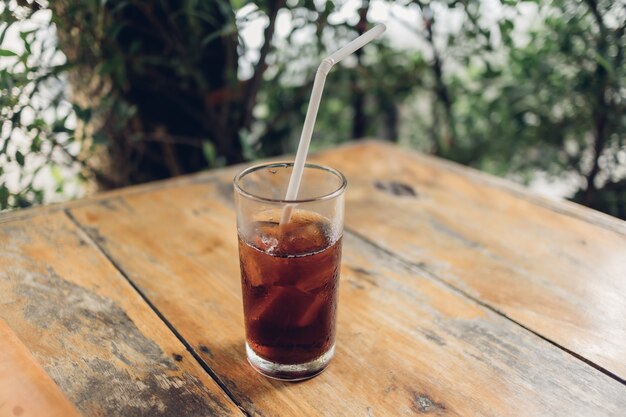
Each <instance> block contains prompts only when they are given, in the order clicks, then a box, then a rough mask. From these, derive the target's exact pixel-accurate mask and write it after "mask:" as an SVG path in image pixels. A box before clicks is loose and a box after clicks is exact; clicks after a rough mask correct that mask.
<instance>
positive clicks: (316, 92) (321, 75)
mask: <svg viewBox="0 0 626 417" xmlns="http://www.w3.org/2000/svg"><path fill="white" fill-rule="evenodd" d="M386 29H387V27H386V26H385V25H384V24H379V25H376V26H375V27H374V28H372V29H370V30H368V31H367V32H365V33H364V34H362V35H361V36H359V37H358V38H356V39H355V40H353V41H352V42H350V43H348V44H347V45H346V46H344V47H343V48H341V49H339V50H338V51H336V52H335V53H333V54H331V55H329V56H328V57H326V58H324V60H323V61H322V63H321V64H320V66H319V67H318V68H317V73H316V74H315V81H314V82H313V90H312V91H311V99H310V100H309V108H308V109H307V112H306V117H305V119H304V126H303V127H302V134H301V135H300V143H299V144H298V151H297V153H296V159H295V161H294V164H293V171H292V172H291V178H289V186H288V187H287V195H286V196H285V200H295V199H296V198H297V197H298V190H299V189H300V181H302V173H303V172H304V163H305V161H306V155H307V153H308V151H309V144H310V143H311V135H312V134H313V126H314V125H315V119H316V118H317V111H318V110H319V107H320V100H321V99H322V92H323V90H324V83H325V82H326V76H327V75H328V73H329V72H330V69H331V68H332V67H333V65H335V64H336V63H338V62H339V61H341V60H342V59H344V58H345V57H347V56H348V55H350V54H352V53H354V51H356V50H357V49H360V48H362V47H363V46H365V45H366V44H368V43H370V42H371V41H372V40H374V39H376V38H377V37H379V36H380V35H382V34H383V32H384V31H385V30H386ZM292 210H293V205H292V204H287V205H286V206H285V207H284V208H283V211H282V214H281V216H280V224H281V225H282V224H285V223H288V222H289V218H290V217H291V212H292Z"/></svg>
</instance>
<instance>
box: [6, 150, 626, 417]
mask: <svg viewBox="0 0 626 417" xmlns="http://www.w3.org/2000/svg"><path fill="white" fill-rule="evenodd" d="M314 159H315V160H316V161H317V162H322V163H326V164H329V165H331V166H334V167H335V168H338V169H339V170H341V171H342V172H344V173H345V174H346V176H347V177H348V181H349V188H348V191H347V213H346V225H347V229H348V231H347V233H346V236H345V242H344V245H345V247H344V262H343V268H342V278H341V285H340V300H339V303H340V304H339V320H338V340H337V356H336V358H335V359H334V361H333V363H332V364H331V366H330V368H329V369H328V370H327V371H326V372H325V373H324V374H322V375H321V376H319V377H317V378H315V379H313V380H310V381H307V382H304V383H298V384H287V383H281V382H276V381H272V380H268V379H265V378H263V377H261V376H260V375H258V374H256V373H255V372H254V371H253V370H252V369H251V368H250V367H249V365H248V364H247V363H246V361H245V353H244V349H243V341H244V334H243V318H242V306H241V290H240V281H239V269H238V258H237V245H236V236H235V224H234V221H235V219H234V212H233V209H232V185H231V179H232V176H233V175H234V173H235V172H236V171H238V170H239V169H240V167H236V168H230V169H228V170H223V171H214V172H210V173H204V174H200V175H197V176H193V177H186V178H182V179H177V180H174V181H167V182H162V183H155V184H149V185H145V186H139V187H133V188H130V189H124V190H118V191H114V192H112V193H107V194H105V195H101V196H96V197H93V198H90V199H87V200H83V201H79V202H73V203H69V204H65V205H62V206H55V207H51V208H42V209H37V210H31V211H24V212H21V213H17V214H11V215H8V216H7V215H5V216H2V217H0V249H2V253H0V296H1V298H0V319H4V320H6V322H7V323H8V324H9V325H10V327H11V328H12V329H13V331H15V333H16V334H17V335H18V336H19V338H20V340H21V341H22V342H23V343H24V345H25V346H26V347H28V349H29V350H30V351H31V352H32V354H33V355H34V357H35V358H36V360H37V362H38V363H39V364H40V365H41V366H43V368H44V369H45V370H46V371H47V372H48V374H49V375H50V376H51V377H52V379H53V380H54V381H55V382H56V383H57V384H58V385H59V387H60V388H61V390H62V391H63V392H64V393H65V395H66V396H67V397H68V398H69V399H70V400H71V401H72V402H73V403H74V404H76V405H77V407H78V408H79V409H80V410H81V411H82V412H83V413H84V414H85V415H172V416H173V415H176V416H187V415H214V414H217V415H223V414H224V415H230V414H237V413H238V412H239V410H238V409H237V407H236V406H239V407H241V408H242V409H243V410H245V413H246V414H249V415H259V416H266V417H269V416H274V415H279V416H288V415H294V416H301V415H311V416H314V415H315V416H317V415H328V416H334V415H337V416H344V415H362V416H388V415H389V416H391V415H393V416H396V415H421V414H432V415H450V416H457V415H484V416H496V415H503V416H504V415H505V416H511V415H520V416H529V415H542V416H544V415H554V416H557V415H558V416H561V415H572V416H595V415H598V416H613V415H614V416H621V415H623V414H624V410H626V384H625V383H624V380H623V376H624V374H623V370H624V367H625V366H626V348H625V346H626V337H625V334H624V332H625V331H626V323H625V320H626V306H625V303H626V301H625V297H626V296H624V294H625V293H626V291H624V290H625V289H626V287H625V286H626V283H625V282H624V281H625V280H626V273H625V272H624V271H625V269H624V268H626V267H625V266H624V263H625V261H624V260H625V259H626V256H625V254H626V252H625V251H624V248H625V246H624V242H625V240H624V239H625V237H626V228H625V227H624V223H623V222H620V221H618V220H613V219H611V218H609V217H608V216H603V215H601V214H598V213H595V212H593V211H591V210H587V209H585V208H581V207H578V206H576V205H573V204H566V203H562V202H551V201H549V200H545V199H542V198H540V197H535V196H533V195H531V194H529V193H527V192H525V191H524V190H521V189H520V188H518V187H513V186H509V185H507V183H504V182H502V181H498V180H492V179H491V178H490V177H487V176H484V175H481V174H476V173H475V172H474V171H471V170H466V169H463V168H460V167H457V166H455V165H452V164H449V163H445V162H442V161H438V160H435V159H432V158H427V157H423V156H419V155H417V154H414V153H410V152H406V151H404V150H398V149H397V148H394V147H392V146H390V145H382V144H377V143H371V142H368V143H364V144H361V145H357V146H347V147H343V148H341V149H337V150H333V151H330V152H326V153H323V154H320V155H318V156H316V157H315V158H314ZM583 241H584V243H582V242H583ZM620 260H621V261H620ZM129 282H130V283H132V286H131V284H129ZM133 286H134V288H133ZM620 291H621V292H620ZM145 300H148V302H149V304H148V303H146V302H145ZM155 311H156V313H155ZM161 320H163V321H161ZM168 327H169V329H168ZM533 332H534V333H533ZM535 333H536V334H535ZM538 335H540V336H538ZM544 339H545V340H544ZM0 344H1V341H0ZM185 346H186V347H187V349H189V350H190V351H191V352H187V351H186V350H185ZM97 361H101V362H105V363H106V365H102V366H100V365H98V366H94V365H93V364H94V363H95V364H96V365H97V364H98V363H101V362H97ZM163 381H166V383H160V382H163ZM174 381H175V382H174ZM180 381H182V382H180ZM216 381H217V384H216ZM133 383H134V384H135V385H136V387H138V388H134V386H133ZM181 384H182V385H181ZM220 388H221V389H222V392H220ZM90 394H91V395H93V397H90ZM148 398H150V399H151V400H152V401H153V402H149V401H148ZM230 399H232V402H230ZM147 404H149V407H148V406H147ZM159 404H160V405H159ZM132 407H134V408H132ZM150 407H151V408H150ZM176 408H179V409H178V410H176ZM174 410H176V411H174ZM1 412H2V408H0V415H2V414H1Z"/></svg>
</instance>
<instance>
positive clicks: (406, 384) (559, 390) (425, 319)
mask: <svg viewBox="0 0 626 417" xmlns="http://www.w3.org/2000/svg"><path fill="white" fill-rule="evenodd" d="M231 178H232V177H231V175H230V172H228V173H227V174H224V175H222V176H220V177H215V178H212V179H210V180H207V181H206V182H205V183H196V184H187V185H184V186H179V187H173V188H168V189H163V190H152V191H150V192H145V193H137V194H133V195H126V196H120V197H118V198H114V199H110V200H107V201H103V202H100V203H95V204H91V205H85V206H81V207H77V208H73V209H71V210H70V211H71V214H72V216H73V217H74V218H75V219H76V222H77V223H78V224H80V225H81V227H83V228H84V230H85V231H86V232H87V233H88V234H89V235H90V236H91V237H92V238H93V239H94V240H95V241H96V242H97V243H98V245H100V246H101V247H102V249H103V250H104V251H105V252H106V253H107V254H108V256H109V257H110V258H111V259H112V260H114V261H115V263H116V265H117V266H118V267H119V268H120V269H121V270H122V271H124V273H125V274H126V275H127V276H128V278H129V279H130V280H131V281H132V282H133V283H134V284H135V285H136V286H137V288H138V289H139V290H140V291H141V292H142V293H143V294H144V295H145V296H146V297H147V298H148V299H149V300H150V302H151V303H152V304H153V305H154V307H155V308H156V309H157V310H158V311H159V312H160V314H162V315H163V317H164V318H165V319H166V320H167V321H168V322H169V323H170V324H171V325H172V326H173V327H175V328H176V329H177V330H178V332H179V333H180V334H181V336H182V337H184V338H185V340H186V341H187V342H188V344H189V345H190V346H192V348H193V349H194V350H195V351H196V353H197V354H198V355H199V356H200V357H201V359H202V360H203V361H204V362H205V363H206V364H207V365H208V366H209V367H210V368H211V369H212V371H213V372H214V373H215V374H216V376H217V377H218V378H219V380H220V381H221V384H222V385H223V386H225V387H227V389H228V390H229V392H230V393H231V395H232V396H233V397H234V398H235V399H236V401H237V402H238V404H239V405H240V406H242V407H243V408H244V409H245V410H246V411H247V412H248V413H249V414H251V415H259V416H265V417H269V416H290V415H293V416H319V415H325V416H343V415H362V416H402V415H419V414H424V413H430V414H432V415H447V416H461V415H483V416H498V415H501V416H504V415H506V416H514V415H519V416H528V415H545V416H562V415H571V416H593V415H598V416H600V415H601V416H610V415H615V416H618V415H621V414H623V410H624V409H626V386H624V385H622V384H620V383H619V382H617V381H615V380H613V379H611V378H609V377H608V376H606V375H604V374H602V373H601V372H599V371H597V370H596V369H594V368H592V367H590V366H588V365H586V364H585V363H583V362H582V361H580V360H578V359H576V358H574V357H572V356H571V355H569V354H568V353H566V352H563V351H562V350H560V349H558V348H557V347H555V346H553V345H551V344H549V343H548V342H546V341H544V340H542V339H541V338H539V337H537V336H536V335H534V334H532V333H530V332H528V331H526V330H524V329H523V328H521V327H519V326H517V325H516V324H514V323H512V322H511V321H510V320H507V319H505V318H503V317H502V316H500V315H498V314H496V313H494V312H492V311H490V310H489V309H486V308H484V307H482V306H481V305H479V304H477V303H475V302H473V301H471V300H469V299H467V298H466V297H464V296H463V295H461V294H459V293H458V292H455V291H452V290H451V289H450V288H448V287H447V286H446V285H444V284H442V283H440V282H438V281H437V280H435V279H432V278H431V277H429V276H427V274H426V273H424V271H423V270H421V269H419V268H416V267H415V266H412V265H410V264H407V263H404V262H402V261H399V260H398V259H396V258H395V257H393V256H389V255H388V254H387V253H386V252H385V251H383V250H380V249H378V248H376V247H375V246H373V245H371V244H369V243H366V242H365V241H363V240H362V239H360V238H358V237H355V236H354V235H353V234H350V233H348V234H347V235H346V236H345V242H344V263H343V268H342V278H341V285H340V300H339V319H338V340H337V356H336V358H335V360H334V362H333V363H332V364H331V366H330V368H329V369H328V370H327V371H326V372H325V373H324V374H322V375H321V376H319V377H317V378H315V379H313V380H310V381H307V382H304V383H299V384H288V383H281V382H277V381H272V380H268V379H265V378H263V377H261V376H260V375H258V374H256V373H255V372H254V371H253V370H252V368H251V367H250V366H249V365H248V364H247V363H246V361H245V353H244V349H243V343H244V334H243V319H242V305H241V289H240V280H239V266H238V256H237V242H236V236H235V218H234V213H233V210H232V206H231V203H230V202H231V200H232V188H231V184H230V180H231ZM351 187H352V188H351V190H350V191H349V193H356V194H357V195H358V194H359V190H358V185H356V186H355V184H354V183H353V185H352V186H351ZM400 188H402V187H400ZM369 192H371V191H369ZM367 227H372V225H371V221H369V222H368V223H367V224H363V225H361V226H360V227H359V230H361V231H362V230H363V229H366V228H367ZM405 238H406V239H407V240H409V241H410V240H411V237H405Z"/></svg>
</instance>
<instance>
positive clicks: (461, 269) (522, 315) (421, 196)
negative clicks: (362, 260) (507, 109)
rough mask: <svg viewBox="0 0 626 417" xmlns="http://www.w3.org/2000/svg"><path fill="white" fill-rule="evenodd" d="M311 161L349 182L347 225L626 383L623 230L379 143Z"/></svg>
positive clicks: (603, 218)
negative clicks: (327, 165) (320, 162)
mask: <svg viewBox="0 0 626 417" xmlns="http://www.w3.org/2000/svg"><path fill="white" fill-rule="evenodd" d="M347 155H349V157H347ZM319 160H320V161H322V162H324V163H326V164H329V165H330V166H334V167H336V168H338V169H339V170H340V171H342V172H343V173H344V175H346V176H347V178H348V181H349V183H350V184H349V190H348V192H347V200H346V213H347V215H346V224H347V227H348V228H350V229H352V230H355V231H356V232H358V233H359V235H361V236H363V237H365V238H367V239H368V240H370V241H372V242H376V244H377V245H379V246H381V247H383V248H385V249H387V250H390V251H392V252H393V253H394V254H396V255H398V256H400V257H401V258H403V259H405V260H408V261H410V262H411V263H414V264H416V265H420V267H421V268H422V269H425V270H428V271H429V272H430V273H431V274H432V275H434V276H436V277H437V278H439V279H441V280H443V281H445V282H446V283H448V284H450V285H451V286H453V287H455V288H457V289H459V290H461V291H463V292H464V293H466V294H467V295H469V296H471V297H472V298H474V299H476V300H480V302H482V303H485V304H487V305H489V306H490V307H491V308H493V309H495V310H497V311H499V312H501V313H502V314H504V315H506V316H507V317H510V318H511V319H513V320H515V321H517V322H518V323H520V324H522V325H523V326H525V327H527V328H529V329H531V330H532V331H534V332H536V333H538V334H540V335H541V336H543V337H545V338H546V339H549V340H550V341H552V342H554V343H556V344H558V345H560V346H562V347H563V348H565V349H567V350H569V351H572V352H574V353H575V354H577V355H580V356H582V357H583V358H585V359H586V360H588V361H590V362H592V363H594V364H596V365H597V366H599V367H602V368H603V369H605V370H606V371H607V372H610V373H612V374H614V375H615V376H617V377H618V378H620V379H621V380H622V381H624V380H626V232H625V231H624V230H625V229H624V222H622V221H619V220H617V219H614V220H612V219H611V218H609V217H608V216H602V215H601V214H599V213H596V212H594V211H593V210H589V209H586V208H584V207H579V206H576V205H574V204H571V203H570V204H565V203H561V204H556V203H550V202H548V201H547V200H542V199H540V198H525V197H526V195H525V193H523V192H518V191H517V189H516V187H506V186H501V185H499V184H502V182H501V181H489V180H485V179H484V178H486V176H484V175H480V174H476V173H475V172H474V171H472V170H469V169H464V168H461V167H458V166H455V165H452V164H449V163H442V162H441V161H439V160H437V159H434V158H429V157H425V156H422V155H419V154H417V153H413V152H406V151H404V150H400V149H398V148H395V147H392V146H390V145H383V144H378V143H370V144H368V145H366V146H356V147H351V148H346V149H345V150H344V151H343V152H328V153H325V154H324V155H323V156H322V157H321V158H320V159H319ZM365 166H366V167H367V168H365V169H364V168H363V167H365ZM494 184H497V185H495V186H494ZM537 202H539V203H540V204H541V205H539V204H538V203H537ZM564 214H565V215H564Z"/></svg>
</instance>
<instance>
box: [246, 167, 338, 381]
mask: <svg viewBox="0 0 626 417" xmlns="http://www.w3.org/2000/svg"><path fill="white" fill-rule="evenodd" d="M292 169H293V164H291V163H269V164H263V165H257V166H253V167H251V168H248V169H246V170H244V171H243V172H241V173H240V174H239V175H237V176H236V177H235V179H234V186H235V207H236V210H237V233H238V237H239V261H240V265H241V287H242V292H243V309H244V320H245V326H246V353H247V357H248V361H249V362H250V364H251V365H252V366H253V367H254V368H255V369H256V370H257V371H259V372H260V373H261V374H263V375H265V376H268V377H271V378H276V379H281V380H290V381H296V380H302V379H307V378H311V377H313V376H315V375H317V374H319V373H320V372H322V371H323V370H324V369H325V368H326V366H328V363H329V362H330V360H331V358H332V357H333V354H334V350H335V317H336V313H337V287H338V284H339V271H340V263H341V240H342V236H343V216H344V191H345V188H346V179H345V177H344V176H343V175H342V174H341V173H339V172H338V171H336V170H334V169H332V168H327V167H323V166H319V165H312V164H307V165H306V167H305V170H304V174H303V177H302V182H301V185H300V191H299V193H298V199H297V200H293V201H287V200H284V197H285V194H286V192H287V185H288V184H289V178H290V176H291V171H292ZM287 207H289V208H287ZM283 210H292V211H291V217H290V220H289V221H288V222H285V223H284V224H282V225H281V224H280V219H281V214H282V212H283Z"/></svg>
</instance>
